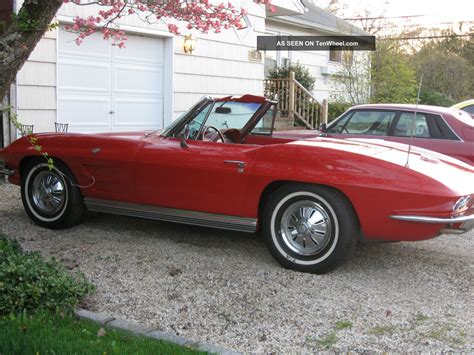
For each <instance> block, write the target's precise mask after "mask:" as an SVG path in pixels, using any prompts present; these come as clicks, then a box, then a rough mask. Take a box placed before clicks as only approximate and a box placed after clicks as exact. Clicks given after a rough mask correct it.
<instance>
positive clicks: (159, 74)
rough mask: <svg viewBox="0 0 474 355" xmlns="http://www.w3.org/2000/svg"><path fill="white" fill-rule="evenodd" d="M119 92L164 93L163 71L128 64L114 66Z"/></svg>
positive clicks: (117, 90) (116, 86) (115, 81)
mask: <svg viewBox="0 0 474 355" xmlns="http://www.w3.org/2000/svg"><path fill="white" fill-rule="evenodd" d="M114 79H115V80H114V83H115V87H114V91H115V92H117V93H130V94H136V93H140V94H149V95H160V96H162V95H163V71H162V70H154V69H153V68H140V67H132V66H126V65H123V66H121V65H116V66H115V67H114Z"/></svg>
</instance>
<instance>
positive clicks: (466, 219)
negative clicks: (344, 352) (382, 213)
mask: <svg viewBox="0 0 474 355" xmlns="http://www.w3.org/2000/svg"><path fill="white" fill-rule="evenodd" d="M390 218H391V219H395V220H399V221H407V222H419V223H435V224H446V225H448V227H446V228H444V229H443V230H441V233H454V234H463V233H466V232H468V231H470V230H471V229H474V214H471V215H468V216H460V217H451V218H438V217H427V216H396V215H395V216H390ZM459 223H461V225H460V226H459V227H456V228H454V227H453V224H459Z"/></svg>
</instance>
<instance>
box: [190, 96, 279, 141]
mask: <svg viewBox="0 0 474 355" xmlns="http://www.w3.org/2000/svg"><path fill="white" fill-rule="evenodd" d="M260 107H261V104H259V103H255V102H238V101H217V102H215V103H209V104H208V105H207V106H206V107H204V108H203V109H202V110H201V111H200V112H199V113H198V114H197V115H196V117H194V119H193V120H192V121H191V122H189V124H188V125H189V138H190V139H198V137H199V134H200V132H201V131H202V129H204V126H206V127H208V126H214V127H215V128H217V129H218V130H221V129H227V128H236V129H239V130H240V129H242V128H243V127H244V126H245V125H246V124H247V122H248V121H249V120H250V118H252V117H253V116H254V115H255V113H256V112H257V110H258V109H259V108H260ZM206 117H207V120H206ZM265 127H266V126H265V123H262V126H261V128H262V129H264V128H265ZM270 129H271V127H270Z"/></svg>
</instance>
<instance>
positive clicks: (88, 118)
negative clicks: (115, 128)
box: [58, 96, 111, 132]
mask: <svg viewBox="0 0 474 355" xmlns="http://www.w3.org/2000/svg"><path fill="white" fill-rule="evenodd" d="M110 106H111V102H110V98H109V97H103V98H100V97H84V98H78V97H77V96H71V97H61V98H60V99H59V100H58V117H60V118H61V119H60V121H62V122H67V123H69V124H70V128H73V129H74V128H79V129H81V128H82V129H83V128H87V127H95V128H105V129H110V128H111V118H110V113H109V111H110ZM73 131H74V132H77V130H75V129H74V130H73Z"/></svg>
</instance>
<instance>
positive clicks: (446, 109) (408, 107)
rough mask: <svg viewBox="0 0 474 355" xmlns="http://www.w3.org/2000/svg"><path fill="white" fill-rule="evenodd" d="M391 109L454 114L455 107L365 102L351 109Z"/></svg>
mask: <svg viewBox="0 0 474 355" xmlns="http://www.w3.org/2000/svg"><path fill="white" fill-rule="evenodd" d="M361 108H368V109H391V110H410V111H415V110H417V111H420V112H421V111H423V112H428V113H437V114H453V112H455V111H456V110H455V109H452V108H450V107H441V106H430V105H410V104H365V105H357V106H353V107H351V109H361Z"/></svg>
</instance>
